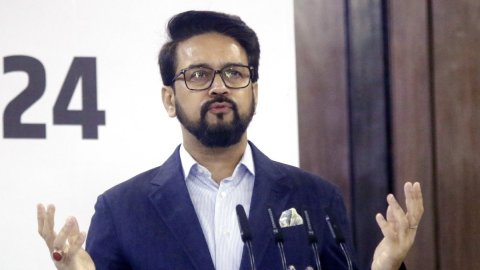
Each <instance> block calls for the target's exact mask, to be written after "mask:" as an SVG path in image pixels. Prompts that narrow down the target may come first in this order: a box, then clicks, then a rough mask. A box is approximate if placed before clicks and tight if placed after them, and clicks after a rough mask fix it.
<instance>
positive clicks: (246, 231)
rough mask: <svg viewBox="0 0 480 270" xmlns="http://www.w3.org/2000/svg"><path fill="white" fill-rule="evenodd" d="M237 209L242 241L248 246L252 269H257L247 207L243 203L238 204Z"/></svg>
mask: <svg viewBox="0 0 480 270" xmlns="http://www.w3.org/2000/svg"><path fill="white" fill-rule="evenodd" d="M235 210H236V211H237V218H238V225H239V227H240V236H241V237H242V241H243V243H244V244H245V246H247V251H248V256H249V258H250V269H252V270H256V268H255V257H254V256H253V248H252V232H251V231H250V226H249V225H248V219H247V214H246V213H245V209H244V208H243V206H242V205H241V204H239V205H237V207H236V208H235Z"/></svg>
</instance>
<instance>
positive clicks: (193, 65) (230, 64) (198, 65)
mask: <svg viewBox="0 0 480 270" xmlns="http://www.w3.org/2000/svg"><path fill="white" fill-rule="evenodd" d="M228 66H248V64H247V65H246V64H243V63H238V62H227V63H224V64H223V65H222V66H221V67H220V69H223V68H225V67H228ZM198 67H207V68H211V69H214V68H213V67H212V66H211V65H209V64H207V63H198V64H192V65H189V66H188V67H187V68H186V69H189V68H198Z"/></svg>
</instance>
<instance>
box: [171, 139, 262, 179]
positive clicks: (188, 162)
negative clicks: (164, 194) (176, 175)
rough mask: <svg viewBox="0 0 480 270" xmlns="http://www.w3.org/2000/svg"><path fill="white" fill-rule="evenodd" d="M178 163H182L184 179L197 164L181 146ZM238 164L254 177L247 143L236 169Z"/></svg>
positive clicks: (251, 156) (250, 150) (250, 151)
mask: <svg viewBox="0 0 480 270" xmlns="http://www.w3.org/2000/svg"><path fill="white" fill-rule="evenodd" d="M180 161H181V163H182V169H183V176H184V178H185V179H187V176H188V175H189V174H190V170H191V169H192V167H193V166H194V165H196V164H197V162H196V161H195V159H193V157H192V156H191V155H190V154H189V153H188V152H187V150H186V149H185V147H184V146H183V144H182V145H181V146H180ZM240 164H242V165H244V166H245V167H246V168H247V170H248V171H249V172H250V173H251V174H252V175H255V165H254V163H253V155H252V148H251V147H250V144H249V143H247V147H246V148H245V152H244V153H243V156H242V159H241V160H240V162H239V163H238V164H237V166H236V167H238V165H240Z"/></svg>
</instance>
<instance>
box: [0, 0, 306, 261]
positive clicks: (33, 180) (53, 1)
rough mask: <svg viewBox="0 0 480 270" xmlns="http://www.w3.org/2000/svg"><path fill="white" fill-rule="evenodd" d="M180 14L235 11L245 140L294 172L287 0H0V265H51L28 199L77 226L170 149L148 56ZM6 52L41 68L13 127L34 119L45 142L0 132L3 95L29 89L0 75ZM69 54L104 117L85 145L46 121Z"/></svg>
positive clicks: (72, 129)
mask: <svg viewBox="0 0 480 270" xmlns="http://www.w3.org/2000/svg"><path fill="white" fill-rule="evenodd" d="M190 9H203V10H205V9H208V10H216V11H224V12H229V13H234V14H237V15H240V16H241V17H242V19H243V20H245V21H246V22H247V24H249V25H250V26H251V27H252V28H253V29H254V30H255V31H256V32H257V34H258V36H259V39H260V44H261V50H262V53H261V60H260V80H259V91H260V98H259V106H258V110H257V114H256V116H255V117H254V120H253V122H252V125H251V127H250V129H249V138H250V140H252V141H254V142H255V143H256V145H257V146H259V147H260V149H262V150H263V151H264V152H265V153H266V154H267V155H269V156H270V157H271V158H273V159H276V160H279V161H282V162H285V163H289V164H292V165H298V136H297V112H296V111H297V110H296V82H295V58H294V53H295V50H294V31H293V30H294V24H293V1H292V0H289V1H275V2H272V1H268V0H261V1H235V0H228V1H227V0H217V1H214V0H210V1H207V0H190V1H163V0H162V1H160V0H156V1H128V0H111V1H93V0H68V1H67V0H48V1H38V0H0V62H1V64H0V113H1V114H2V118H1V119H0V121H1V123H0V207H1V213H2V217H1V218H0V243H1V248H0V249H1V250H0V251H1V252H0V269H42V270H44V269H52V268H53V264H52V262H51V261H50V259H49V255H48V252H47V248H46V247H45V245H44V243H43V240H42V239H41V238H40V236H38V234H37V229H36V227H37V221H36V207H35V205H36V204H37V203H38V202H42V203H54V204H56V205H57V218H56V222H57V228H58V227H59V226H60V225H61V224H63V222H64V220H65V219H66V218H67V216H69V215H75V216H76V217H77V218H78V219H79V222H80V226H81V229H82V230H87V229H88V225H89V223H90V217H91V215H92V214H93V206H94V203H95V201H96V197H97V196H98V195H99V194H101V193H102V192H103V191H105V190H106V189H107V188H109V187H111V186H113V185H115V184H117V183H119V182H122V181H124V180H126V179H128V178H130V177H132V176H134V175H135V174H137V173H139V172H142V171H144V170H147V169H149V168H152V167H154V166H158V165H160V164H161V163H162V162H163V161H164V160H165V159H166V158H167V157H168V156H169V155H170V154H171V152H172V151H173V149H174V148H175V147H176V146H177V145H178V144H179V143H180V142H181V136H180V128H179V126H178V123H177V120H176V119H170V118H168V117H167V115H166V113H165V112H164V109H163V105H162V104H161V96H160V93H161V91H160V89H161V79H160V75H159V72H158V67H157V64H156V57H157V53H158V50H159V48H160V46H161V44H162V43H163V41H164V40H165V32H164V30H165V25H166V22H167V20H168V18H170V17H171V16H172V15H174V14H175V13H178V12H181V11H185V10H190ZM15 55H26V56H29V57H32V58H35V59H37V60H38V61H39V62H40V63H41V66H43V67H44V69H45V81H46V86H45V88H44V90H45V91H44V93H43V95H41V96H39V97H38V98H36V99H35V100H34V102H33V103H31V105H30V106H27V107H25V111H24V112H23V113H22V114H21V123H28V124H30V123H33V124H44V125H45V130H46V136H45V137H46V138H36V139H32V138H30V139H29V138H5V137H4V129H5V128H4V124H5V122H7V123H11V122H12V121H14V120H11V119H10V120H5V115H10V114H9V113H6V111H7V107H9V106H11V107H18V104H17V105H15V104H13V105H12V100H15V99H16V97H17V96H18V95H19V94H20V93H22V92H23V91H24V89H25V87H26V86H27V85H28V83H29V81H28V76H27V75H26V73H25V72H6V70H5V69H4V65H5V63H6V62H7V61H6V60H5V59H6V58H7V57H11V56H15ZM75 57H91V58H95V59H96V60H95V61H96V70H97V73H96V76H97V77H96V82H97V87H96V90H97V99H96V100H97V102H98V110H99V111H104V112H105V122H106V124H105V125H99V126H98V138H97V139H84V138H82V127H81V126H80V125H54V121H53V107H54V104H55V101H56V100H57V98H58V96H59V93H60V89H61V88H62V84H63V83H64V81H65V79H66V77H67V73H68V71H69V67H70V65H71V64H72V60H73V59H74V58H75ZM10 69H11V68H10ZM35 72H36V73H37V74H40V73H39V71H38V70H36V71H35ZM32 86H33V87H34V88H35V87H36V88H38V89H40V88H42V87H41V86H39V84H33V85H32ZM81 89H82V84H81V83H78V85H77V87H76V89H75V92H74V96H73V98H72V100H71V101H72V102H71V103H70V105H69V109H70V110H75V109H77V110H80V109H82V101H81V100H82V91H81ZM14 122H15V121H14ZM17 122H18V121H17ZM7 129H8V127H7ZM7 137H8V136H7Z"/></svg>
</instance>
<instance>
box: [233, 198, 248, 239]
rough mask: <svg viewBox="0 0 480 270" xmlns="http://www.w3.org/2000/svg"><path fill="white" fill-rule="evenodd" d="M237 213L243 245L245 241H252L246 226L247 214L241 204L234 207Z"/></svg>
mask: <svg viewBox="0 0 480 270" xmlns="http://www.w3.org/2000/svg"><path fill="white" fill-rule="evenodd" d="M235 210H236V211H237V219H238V226H239V227H240V236H241V237H242V241H243V242H244V243H245V242H247V241H252V232H251V231H250V225H249V224H248V219H247V214H246V213H245V209H244V208H243V206H242V205H241V204H239V205H237V207H235Z"/></svg>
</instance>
